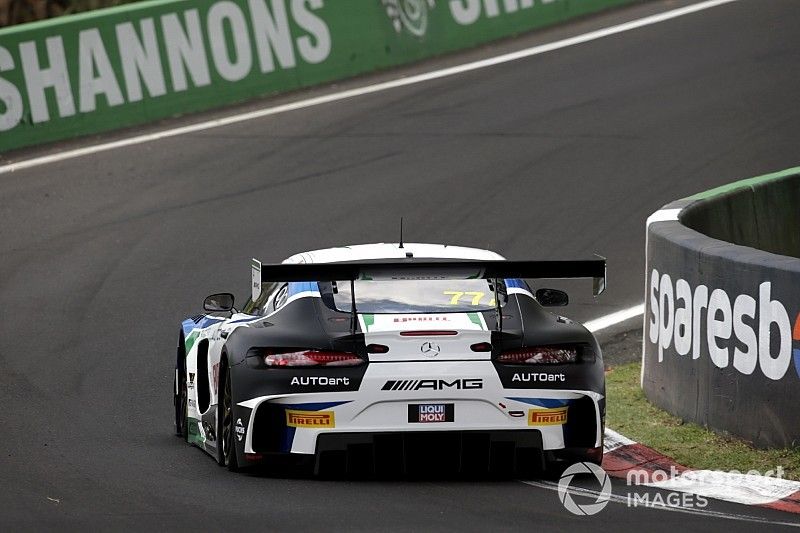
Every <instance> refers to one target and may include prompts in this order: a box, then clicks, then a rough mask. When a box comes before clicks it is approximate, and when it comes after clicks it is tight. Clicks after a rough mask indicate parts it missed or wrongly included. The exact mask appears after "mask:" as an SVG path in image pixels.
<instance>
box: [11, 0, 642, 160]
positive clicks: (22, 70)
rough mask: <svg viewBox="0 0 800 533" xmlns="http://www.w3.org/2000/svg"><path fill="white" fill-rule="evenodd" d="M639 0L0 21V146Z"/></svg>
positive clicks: (112, 12)
mask: <svg viewBox="0 0 800 533" xmlns="http://www.w3.org/2000/svg"><path fill="white" fill-rule="evenodd" d="M634 1H639V0H219V1H209V0H202V1H194V0H192V1H189V0H155V1H148V2H139V3H134V4H128V5H125V6H121V7H116V8H111V9H103V10H98V11H93V12H89V13H84V14H80V15H73V16H68V17H61V18H56V19H52V20H47V21H42V22H37V23H32V24H23V25H20V26H13V27H10V28H5V29H2V30H0V153H4V152H7V151H8V150H11V149H14V148H20V147H24V146H30V145H33V144H39V143H44V142H49V141H55V140H59V139H66V138H70V137H75V136H79V135H85V134H90V133H97V132H101V131H107V130H111V129H115V128H121V127H125V126H132V125H136V124H142V123H145V122H148V121H153V120H157V119H162V118H166V117H170V116H175V115H180V114H184V113H188V112H192V111H199V110H204V109H211V108H214V107H219V106H223V105H226V104H231V103H235V102H241V101H245V100H248V99H251V98H254V97H258V96H262V95H268V94H275V93H279V92H285V91H289V90H292V89H297V88H300V87H307V86H311V85H315V84H320V83H324V82H330V81H333V80H337V79H343V78H347V77H351V76H354V75H357V74H361V73H364V72H369V71H373V70H376V69H380V68H386V67H390V66H393V65H400V64H404V63H409V62H413V61H417V60H420V59H423V58H427V57H430V56H434V55H437V54H442V53H445V52H450V51H453V50H458V49H462V48H468V47H471V46H475V45H478V44H481V43H485V42H487V41H491V40H494V39H498V38H501V37H506V36H510V35H515V34H518V33H522V32H525V31H529V30H531V29H534V28H539V27H542V26H546V25H549V24H554V23H557V22H561V21H564V20H566V19H569V18H572V17H576V16H580V15H584V14H587V13H591V12H594V11H598V10H601V9H604V8H608V7H613V6H618V5H622V4H626V3H631V2H634Z"/></svg>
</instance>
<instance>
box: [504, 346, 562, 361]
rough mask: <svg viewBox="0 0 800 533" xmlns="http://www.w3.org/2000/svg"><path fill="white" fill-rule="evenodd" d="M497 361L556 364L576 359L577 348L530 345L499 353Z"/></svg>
mask: <svg viewBox="0 0 800 533" xmlns="http://www.w3.org/2000/svg"><path fill="white" fill-rule="evenodd" d="M497 361H498V362H500V363H506V364H512V365H513V364H517V365H521V364H531V365H536V364H548V363H549V364H554V363H555V364H558V363H575V362H577V361H578V350H577V349H576V348H567V347H560V346H531V347H528V348H520V349H517V350H510V351H507V352H503V353H501V354H500V355H499V356H498V357H497Z"/></svg>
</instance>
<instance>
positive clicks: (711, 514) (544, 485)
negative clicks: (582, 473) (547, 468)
mask: <svg viewBox="0 0 800 533" xmlns="http://www.w3.org/2000/svg"><path fill="white" fill-rule="evenodd" d="M520 481H522V483H524V484H526V485H530V486H531V487H537V488H540V489H547V490H552V491H558V483H553V482H551V481H528V480H520ZM567 490H568V491H569V492H570V494H575V495H578V496H589V497H593V498H597V497H598V496H599V495H600V493H599V492H597V491H595V490H592V489H585V488H582V487H569V488H568V489H567ZM631 492H636V491H634V490H632V491H631ZM638 492H642V491H641V490H640V491H638ZM609 501H610V502H613V503H617V504H622V505H628V506H629V507H631V508H635V507H633V505H632V504H629V502H628V496H627V495H625V496H623V495H621V494H611V497H610V499H609ZM638 507H646V508H648V509H655V510H659V511H671V512H675V513H686V514H693V515H699V516H703V517H707V518H720V519H724V520H736V521H738V522H753V523H756V524H769V525H773V526H789V527H800V523H798V522H783V521H777V520H771V519H769V518H762V517H760V516H753V515H743V514H737V513H727V512H721V511H712V510H710V509H700V508H693V507H681V506H673V505H660V504H655V503H652V502H638Z"/></svg>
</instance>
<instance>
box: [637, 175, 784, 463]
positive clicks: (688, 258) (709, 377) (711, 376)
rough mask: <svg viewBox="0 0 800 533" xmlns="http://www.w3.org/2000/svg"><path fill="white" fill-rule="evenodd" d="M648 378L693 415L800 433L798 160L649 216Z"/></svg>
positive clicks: (710, 422) (670, 407) (666, 399)
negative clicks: (791, 166) (781, 169)
mask: <svg viewBox="0 0 800 533" xmlns="http://www.w3.org/2000/svg"><path fill="white" fill-rule="evenodd" d="M646 274H647V275H646V288H645V291H646V296H645V316H644V329H645V332H644V349H643V354H642V364H643V368H642V387H643V388H644V392H645V394H646V396H647V397H648V398H649V399H650V401H652V402H653V403H654V404H656V405H658V406H660V407H662V408H664V409H666V410H667V411H669V412H670V413H673V414H675V415H677V416H679V417H681V418H683V419H685V420H689V421H692V422H697V423H699V424H702V425H704V426H707V427H709V428H711V429H714V430H717V431H721V432H728V433H730V434H734V435H738V436H740V437H743V438H745V439H747V440H749V441H751V442H753V443H754V444H755V445H757V446H760V447H787V446H796V445H798V444H800V409H798V399H800V168H794V169H790V170H787V171H784V172H780V173H777V174H770V175H767V176H762V177H759V178H753V179H749V180H744V181H740V182H737V183H734V184H731V185H728V186H725V187H721V188H719V189H714V190H712V191H708V192H705V193H701V194H698V195H696V196H693V197H691V198H686V199H683V200H680V201H677V202H674V203H671V204H669V205H666V206H664V207H663V208H662V209H661V210H660V211H658V212H656V213H655V214H654V215H653V216H651V217H650V218H649V219H648V225H647V272H646Z"/></svg>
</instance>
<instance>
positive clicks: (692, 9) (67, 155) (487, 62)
mask: <svg viewBox="0 0 800 533" xmlns="http://www.w3.org/2000/svg"><path fill="white" fill-rule="evenodd" d="M736 1H738V0H708V1H705V2H700V3H697V4H693V5H690V6H686V7H682V8H679V9H673V10H670V11H665V12H664V13H659V14H657V15H651V16H648V17H643V18H640V19H637V20H632V21H630V22H625V23H623V24H617V25H615V26H609V27H607V28H602V29H599V30H595V31H591V32H589V33H584V34H582V35H577V36H575V37H570V38H568V39H562V40H560V41H555V42H552V43H548V44H543V45H539V46H534V47H531V48H526V49H524V50H519V51H516V52H511V53H508V54H502V55H499V56H495V57H490V58H487V59H482V60H480V61H473V62H471V63H464V64H463V65H456V66H454V67H449V68H444V69H440V70H434V71H432V72H426V73H424V74H418V75H415V76H409V77H407V78H401V79H396V80H391V81H387V82H383V83H376V84H374V85H367V86H364V87H358V88H356V89H350V90H346V91H340V92H337V93H332V94H327V95H324V96H317V97H315V98H308V99H306V100H299V101H297V102H292V103H289V104H283V105H279V106H274V107H267V108H264V109H259V110H256V111H251V112H248V113H241V114H238V115H231V116H228V117H224V118H220V119H216V120H209V121H206V122H199V123H197V124H191V125H189V126H182V127H180V128H172V129H167V130H163V131H160V132H156V133H149V134H146V135H137V136H135V137H129V138H127V139H121V140H119V141H114V142H109V143H102V144H96V145H93V146H86V147H83V148H77V149H75V150H67V151H65V152H60V153H57V154H51V155H47V156H42V157H35V158H32V159H27V160H22V161H18V162H16V163H9V164H7V165H3V166H0V174H5V173H7V172H14V171H17V170H23V169H26V168H32V167H37V166H40V165H46V164H48V163H55V162H58V161H64V160H67V159H73V158H75V157H81V156H84V155H90V154H95V153H98V152H105V151H107V150H113V149H115V148H122V147H125V146H132V145H135V144H142V143H146V142H151V141H157V140H159V139H164V138H167V137H174V136H176V135H183V134H186V133H194V132H198V131H203V130H208V129H212V128H219V127H221V126H228V125H230V124H236V123H237V122H243V121H246V120H253V119H256V118H261V117H266V116H269V115H277V114H278V113H286V112H288V111H295V110H297V109H304V108H307V107H313V106H317V105H322V104H327V103H330V102H337V101H339V100H345V99H347V98H353V97H356V96H363V95H365V94H372V93H377V92H381V91H386V90H389V89H394V88H396V87H404V86H406V85H414V84H417V83H423V82H426V81H430V80H436V79H439V78H445V77H448V76H454V75H456V74H461V73H464V72H470V71H472V70H478V69H481V68H486V67H491V66H494V65H499V64H501V63H508V62H509V61H516V60H518V59H524V58H526V57H531V56H535V55H539V54H544V53H546V52H552V51H553V50H559V49H561V48H567V47H569V46H575V45H578V44H582V43H587V42H589V41H594V40H597V39H602V38H603V37H608V36H610V35H616V34H618V33H623V32H626V31H631V30H635V29H638V28H642V27H644V26H650V25H652V24H658V23H659V22H664V21H667V20H671V19H674V18H677V17H682V16H684V15H689V14H692V13H697V12H698V11H703V10H706V9H711V8H712V7H717V6H720V5H723V4H729V3H731V2H736Z"/></svg>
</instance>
